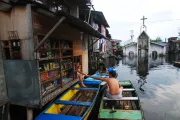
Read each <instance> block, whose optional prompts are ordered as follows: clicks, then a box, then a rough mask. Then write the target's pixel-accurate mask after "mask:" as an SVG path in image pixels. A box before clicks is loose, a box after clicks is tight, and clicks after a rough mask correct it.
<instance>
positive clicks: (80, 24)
mask: <svg viewBox="0 0 180 120" xmlns="http://www.w3.org/2000/svg"><path fill="white" fill-rule="evenodd" d="M57 15H59V16H64V17H66V21H68V22H69V23H70V24H72V25H74V26H75V27H76V28H77V29H79V30H81V31H82V32H85V33H87V34H90V35H92V36H94V37H97V38H100V39H101V38H105V39H107V40H109V38H107V37H105V36H104V35H102V34H101V33H100V32H99V31H97V30H95V29H94V28H93V27H92V26H91V25H89V24H88V23H86V22H84V21H83V20H81V19H79V18H77V17H74V16H72V15H70V14H68V13H66V12H63V11H61V12H58V13H57Z"/></svg>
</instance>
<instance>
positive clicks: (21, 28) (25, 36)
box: [0, 5, 34, 60]
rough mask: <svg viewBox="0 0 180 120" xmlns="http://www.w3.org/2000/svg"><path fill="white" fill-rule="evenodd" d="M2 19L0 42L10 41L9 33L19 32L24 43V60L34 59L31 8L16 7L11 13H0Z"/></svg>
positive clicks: (0, 22)
mask: <svg viewBox="0 0 180 120" xmlns="http://www.w3.org/2000/svg"><path fill="white" fill-rule="evenodd" d="M0 18H1V19H0V40H10V38H9V33H8V32H9V31H17V33H18V37H19V39H20V40H21V43H22V44H21V53H22V59H24V60H32V59H34V57H33V46H34V45H33V42H32V39H33V36H32V19H31V6H30V5H26V6H15V7H13V8H12V9H11V11H9V12H2V11H0Z"/></svg>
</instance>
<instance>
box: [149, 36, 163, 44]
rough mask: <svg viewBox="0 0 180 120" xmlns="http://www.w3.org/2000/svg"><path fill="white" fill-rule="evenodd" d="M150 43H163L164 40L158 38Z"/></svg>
mask: <svg viewBox="0 0 180 120" xmlns="http://www.w3.org/2000/svg"><path fill="white" fill-rule="evenodd" d="M150 41H151V42H156V43H158V42H162V39H161V38H160V37H157V38H156V39H155V40H152V39H151V40H150Z"/></svg>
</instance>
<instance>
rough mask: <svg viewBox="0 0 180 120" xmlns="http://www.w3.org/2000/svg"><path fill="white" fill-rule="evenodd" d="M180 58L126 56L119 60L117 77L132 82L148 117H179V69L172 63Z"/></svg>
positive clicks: (172, 119) (159, 119)
mask: <svg viewBox="0 0 180 120" xmlns="http://www.w3.org/2000/svg"><path fill="white" fill-rule="evenodd" d="M179 58H180V57H179V55H178V56H166V57H162V58H153V59H152V58H146V59H139V58H136V57H131V58H129V57H125V58H123V60H121V61H120V62H119V66H118V67H117V70H118V79H119V80H131V82H132V83H133V85H134V87H135V88H136V90H137V92H138V95H139V97H140V101H141V106H142V109H143V111H144V113H145V120H180V69H179V68H177V67H174V66H173V65H172V62H173V61H176V60H178V59H179Z"/></svg>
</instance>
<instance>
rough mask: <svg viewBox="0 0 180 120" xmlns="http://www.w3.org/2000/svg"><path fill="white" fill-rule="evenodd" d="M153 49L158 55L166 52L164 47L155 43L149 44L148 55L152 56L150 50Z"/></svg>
mask: <svg viewBox="0 0 180 120" xmlns="http://www.w3.org/2000/svg"><path fill="white" fill-rule="evenodd" d="M153 51H157V54H158V55H159V54H165V53H166V52H165V51H166V50H165V48H164V47H163V46H160V45H156V44H152V43H151V44H150V51H149V52H150V55H151V56H152V52H153Z"/></svg>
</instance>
